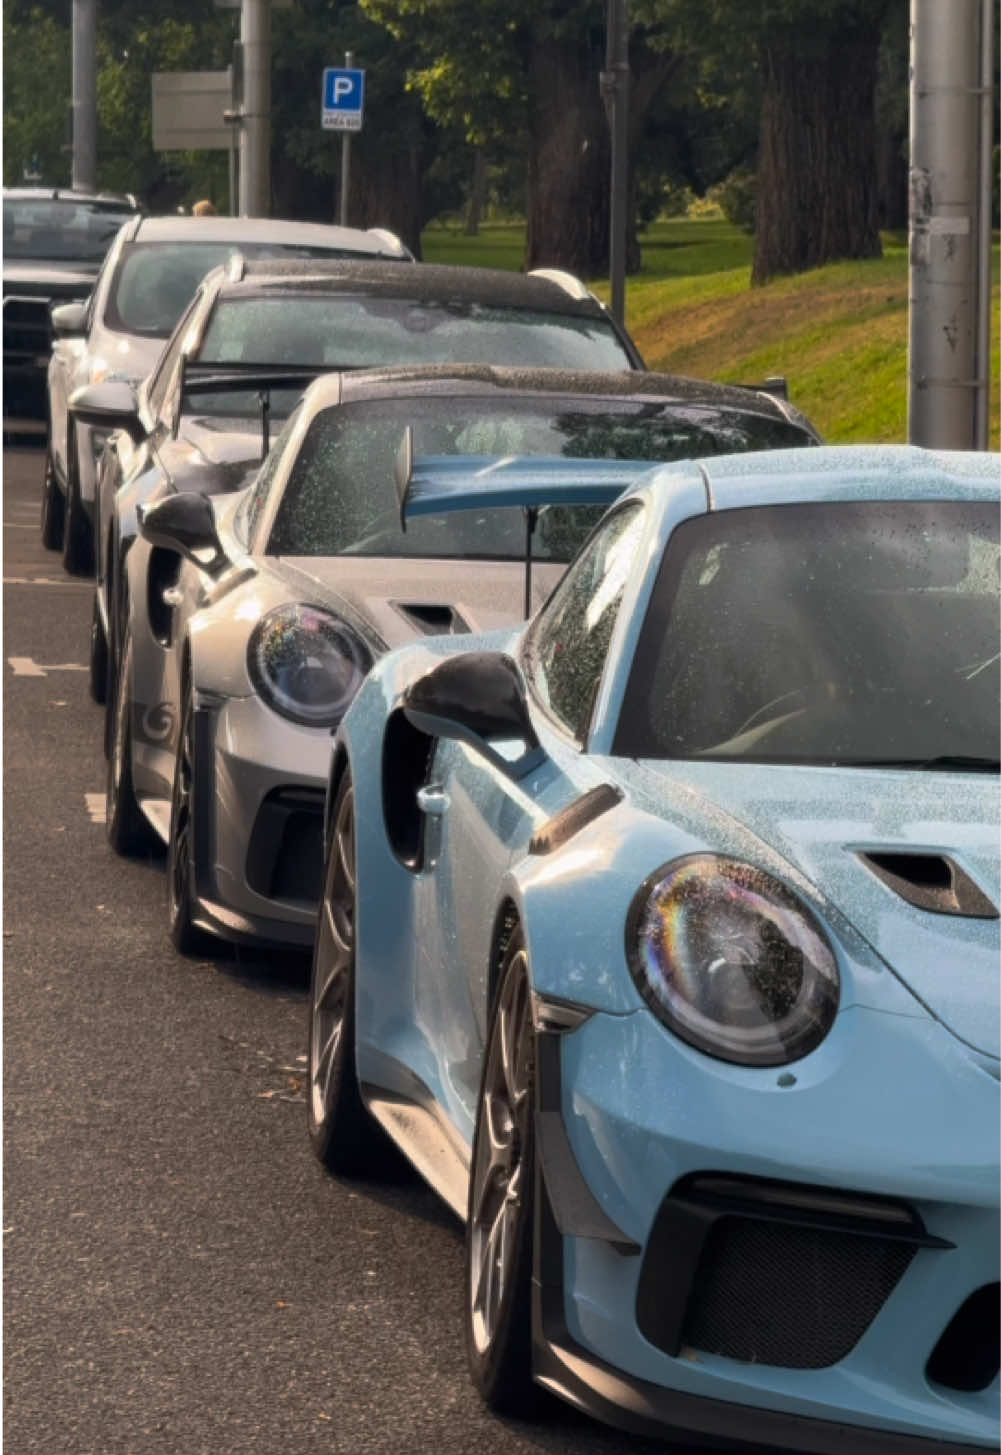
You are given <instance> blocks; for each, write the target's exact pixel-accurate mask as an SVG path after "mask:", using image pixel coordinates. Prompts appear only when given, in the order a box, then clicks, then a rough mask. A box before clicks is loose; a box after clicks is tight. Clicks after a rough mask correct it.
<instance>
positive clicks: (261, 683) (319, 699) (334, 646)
mask: <svg viewBox="0 0 1001 1455" xmlns="http://www.w3.org/2000/svg"><path fill="white" fill-rule="evenodd" d="M371 665H372V658H371V655H370V654H369V651H368V648H367V647H366V646H365V644H364V643H363V642H362V641H360V640H359V638H358V637H357V636H356V635H355V633H354V632H353V631H351V630H350V628H348V627H347V626H345V625H344V623H343V622H342V621H338V619H337V617H335V616H331V614H330V612H328V611H323V610H322V609H321V608H320V607H317V606H299V605H289V606H279V607H276V608H275V610H274V611H269V612H268V613H267V615H266V616H262V617H261V620H260V621H259V622H258V623H257V625H256V626H255V627H254V630H253V632H252V633H251V635H250V641H249V642H248V643H247V667H248V670H249V672H250V679H251V681H252V682H253V684H254V687H255V688H256V689H257V691H258V693H259V694H260V696H261V697H262V698H263V699H264V701H265V702H266V703H267V704H268V706H269V707H273V708H274V710H275V712H279V713H281V715H282V717H287V718H291V720H292V721H293V722H299V723H303V724H305V725H306V726H307V727H336V725H337V724H338V723H339V722H340V720H341V718H342V717H343V716H344V714H345V713H346V712H347V710H348V708H349V707H350V705H351V700H352V698H353V697H354V695H355V693H356V692H357V691H358V688H359V687H360V686H361V684H362V680H363V678H364V677H365V674H366V672H367V671H368V669H369V667H370V666H371Z"/></svg>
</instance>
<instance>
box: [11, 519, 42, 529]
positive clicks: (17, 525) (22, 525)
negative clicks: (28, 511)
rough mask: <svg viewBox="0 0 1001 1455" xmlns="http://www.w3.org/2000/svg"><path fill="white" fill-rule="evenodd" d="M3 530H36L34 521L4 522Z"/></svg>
mask: <svg viewBox="0 0 1001 1455" xmlns="http://www.w3.org/2000/svg"><path fill="white" fill-rule="evenodd" d="M3 528H4V530H36V529H37V527H36V525H35V522H34V521H30V522H29V521H25V520H5V521H4V523H3Z"/></svg>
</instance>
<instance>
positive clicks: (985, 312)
mask: <svg viewBox="0 0 1001 1455" xmlns="http://www.w3.org/2000/svg"><path fill="white" fill-rule="evenodd" d="M982 5H983V13H982V15H981V37H980V185H979V191H980V216H979V222H980V225H979V227H978V228H977V341H976V349H975V358H976V365H977V368H976V379H977V397H976V404H975V408H974V426H973V443H974V447H975V448H976V449H978V450H987V449H990V442H991V427H990V394H991V202H992V197H993V187H992V183H993V180H994V179H993V175H992V174H993V156H994V0H982Z"/></svg>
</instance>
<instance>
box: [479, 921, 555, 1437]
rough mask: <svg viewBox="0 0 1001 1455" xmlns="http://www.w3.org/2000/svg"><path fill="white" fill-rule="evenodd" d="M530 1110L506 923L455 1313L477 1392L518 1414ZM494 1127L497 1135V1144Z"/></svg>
mask: <svg viewBox="0 0 1001 1455" xmlns="http://www.w3.org/2000/svg"><path fill="white" fill-rule="evenodd" d="M534 1118H535V1033H534V1030H533V1027H532V1011H531V996H530V985H529V977H528V960H527V956H526V952H525V941H524V937H523V935H522V932H521V930H520V929H516V930H515V932H514V933H513V934H512V936H511V939H510V942H509V944H508V947H507V950H506V952H505V955H504V963H503V965H502V967H501V973H500V980H499V986H498V990H497V997H496V1000H495V1003H494V1007H493V1012H492V1014H491V1017H490V1030H489V1034H488V1036H487V1045H486V1051H485V1053H484V1058H483V1077H482V1081H481V1085H480V1095H479V1100H478V1103H477V1108H476V1131H475V1134H474V1137H473V1156H472V1163H471V1167H470V1177H469V1207H468V1216H467V1219H466V1272H465V1281H464V1296H463V1319H464V1322H465V1333H466V1351H467V1355H468V1359H469V1372H470V1375H471V1377H472V1380H473V1383H474V1384H475V1386H476V1388H477V1390H478V1391H479V1393H480V1395H481V1396H482V1398H483V1399H484V1400H485V1401H486V1403H487V1405H489V1407H490V1408H491V1409H492V1410H494V1411H496V1412H497V1413H498V1414H507V1415H514V1416H518V1417H521V1418H525V1417H528V1416H531V1415H535V1414H537V1413H538V1411H539V1407H540V1404H541V1402H542V1394H541V1391H540V1390H539V1387H538V1386H537V1385H536V1384H535V1383H534V1382H533V1380H532V1251H533V1250H532V1238H533V1215H534V1205H535V1121H534ZM491 1126H492V1127H493V1130H494V1135H493V1137H491V1135H490V1127H491ZM499 1131H502V1132H503V1134H504V1135H505V1136H506V1137H507V1141H506V1142H505V1143H504V1144H503V1145H502V1144H501V1140H500V1137H499V1135H498V1132H499ZM501 1231H503V1233H504V1237H503V1239H501V1237H500V1233H501ZM498 1248H499V1249H500V1251H499V1252H498ZM505 1249H506V1250H507V1251H506V1255H505V1253H504V1250H505Z"/></svg>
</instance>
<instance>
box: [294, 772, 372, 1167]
mask: <svg viewBox="0 0 1001 1455" xmlns="http://www.w3.org/2000/svg"><path fill="white" fill-rule="evenodd" d="M330 825H331V828H330V846H329V849H328V851H327V862H326V867H325V870H324V875H323V894H322V896H321V898H320V909H319V915H318V918H317V925H316V940H315V942H314V945H313V973H312V976H311V978H310V988H309V1080H308V1083H307V1087H306V1115H307V1124H308V1128H309V1138H310V1141H311V1142H312V1144H313V1150H314V1152H315V1153H316V1155H317V1157H318V1158H319V1159H320V1161H321V1162H322V1163H323V1164H324V1166H326V1167H327V1168H329V1169H330V1171H331V1172H336V1173H338V1174H339V1175H341V1176H344V1177H352V1176H364V1175H365V1174H372V1173H376V1172H379V1171H382V1170H383V1169H384V1168H385V1166H386V1163H387V1159H389V1160H391V1159H392V1153H391V1150H390V1142H389V1138H388V1137H387V1136H386V1134H385V1132H384V1131H383V1130H382V1128H381V1127H380V1126H379V1124H378V1123H377V1122H376V1121H375V1120H374V1119H373V1118H372V1116H371V1115H370V1114H369V1112H368V1110H367V1109H366V1106H365V1103H364V1102H363V1101H362V1098H361V1091H360V1090H359V1088H358V1070H357V1066H356V1064H355V964H354V919H355V880H354V872H355V871H354V864H355V833H354V789H353V787H352V784H351V775H350V774H349V773H347V772H346V773H345V774H344V776H343V778H342V779H341V782H340V785H339V787H338V789H337V795H336V797H335V799H334V806H333V810H332V812H331V815H330Z"/></svg>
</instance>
